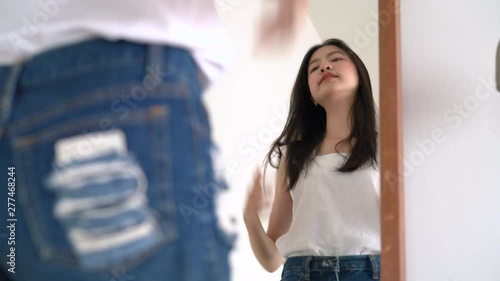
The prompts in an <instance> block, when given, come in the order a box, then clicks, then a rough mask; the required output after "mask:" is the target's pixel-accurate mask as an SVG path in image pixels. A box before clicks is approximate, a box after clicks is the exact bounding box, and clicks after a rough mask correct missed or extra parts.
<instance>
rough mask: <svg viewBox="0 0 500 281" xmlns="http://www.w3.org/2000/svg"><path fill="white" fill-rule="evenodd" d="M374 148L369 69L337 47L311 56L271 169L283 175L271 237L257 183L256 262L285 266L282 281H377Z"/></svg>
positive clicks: (250, 204)
mask: <svg viewBox="0 0 500 281" xmlns="http://www.w3.org/2000/svg"><path fill="white" fill-rule="evenodd" d="M377 143H378V142H377V129H376V113H375V106H374V101H373V96H372V89H371V84H370V78H369V75H368V71H367V69H366V67H365V65H364V64H363V62H362V61H361V60H360V58H359V57H358V56H357V55H356V54H355V53H354V52H353V51H352V50H351V49H350V48H349V47H348V46H347V44H346V43H344V42H343V41H341V40H338V39H330V40H327V41H325V42H324V43H323V44H320V45H317V46H314V47H312V48H311V49H310V50H309V51H308V52H307V53H306V55H305V57H304V59H303V61H302V64H301V66H300V69H299V73H298V75H297V79H296V82H295V85H294V88H293V91H292V96H291V101H290V111H289V114H288V119H287V122H286V125H285V128H284V130H283V132H282V133H281V135H280V136H279V137H278V139H276V141H275V142H274V143H273V145H272V147H271V149H270V151H269V153H268V155H267V159H266V160H267V162H269V163H270V164H271V165H272V166H273V167H275V168H278V174H277V184H276V191H275V199H274V202H273V206H272V211H271V216H270V219H269V226H268V229H267V232H265V231H264V229H263V227H262V224H261V222H260V219H259V216H258V212H259V210H260V205H261V175H260V173H258V174H257V175H256V178H255V182H254V186H253V189H252V192H251V193H250V196H249V198H248V201H247V204H246V207H245V211H244V220H245V224H246V227H247V230H248V234H249V237H250V243H251V246H252V249H253V252H254V254H255V256H256V258H257V259H258V261H259V262H260V264H261V265H262V266H263V267H264V268H265V269H266V270H268V271H269V272H273V271H275V270H276V269H278V268H279V267H280V266H281V264H282V263H283V261H284V259H283V258H285V260H286V262H285V264H284V267H283V273H282V280H283V281H291V280H335V281H339V280H340V281H364V280H377V279H379V272H380V257H379V253H380V218H379V216H380V184H379V178H380V177H379V173H378V160H377V155H378V154H377V150H378V144H377ZM275 159H277V161H275V162H273V160H275Z"/></svg>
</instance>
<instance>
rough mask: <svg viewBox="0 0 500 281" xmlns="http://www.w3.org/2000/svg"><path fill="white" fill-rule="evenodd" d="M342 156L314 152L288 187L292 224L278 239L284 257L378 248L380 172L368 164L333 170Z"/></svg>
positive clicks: (365, 252)
mask: <svg viewBox="0 0 500 281" xmlns="http://www.w3.org/2000/svg"><path fill="white" fill-rule="evenodd" d="M343 156H349V154H347V153H341V154H339V153H334V154H327V155H322V156H316V157H315V158H314V160H313V162H312V163H311V165H310V166H309V168H308V170H307V173H301V175H300V177H299V179H298V181H297V184H296V186H295V188H294V189H293V190H292V191H291V196H292V199H293V219H292V224H291V226H290V229H289V231H288V232H287V233H285V234H284V235H282V236H281V237H279V238H278V239H277V240H276V245H277V247H278V249H279V251H280V252H281V254H282V255H283V256H284V257H292V256H308V255H311V256H345V255H368V254H379V253H380V248H381V242H380V176H379V172H378V170H377V169H375V168H373V167H372V166H368V165H365V166H363V167H362V168H359V169H358V170H356V171H354V172H351V173H341V172H337V171H336V169H337V168H338V167H340V166H341V165H342V164H343V163H344V161H345V160H344V158H343Z"/></svg>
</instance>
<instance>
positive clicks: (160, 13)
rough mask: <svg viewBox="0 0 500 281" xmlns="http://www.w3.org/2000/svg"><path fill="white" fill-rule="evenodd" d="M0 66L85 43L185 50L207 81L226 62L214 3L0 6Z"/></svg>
mask: <svg viewBox="0 0 500 281" xmlns="http://www.w3.org/2000/svg"><path fill="white" fill-rule="evenodd" d="M0 11H1V13H2V16H1V17H0V65H6V64H11V63H16V62H19V61H23V60H26V59H28V58H29V57H31V56H33V55H35V54H38V53H41V52H43V51H46V50H48V49H52V48H56V47H59V46H64V45H68V44H71V43H76V42H79V41H83V40H87V39H91V38H97V37H99V38H104V39H108V40H119V39H123V40H128V41H132V42H138V43H159V44H165V45H171V46H178V47H182V48H186V49H188V50H190V52H191V53H192V55H193V57H194V59H195V60H196V62H197V64H198V66H199V68H200V69H201V70H202V73H203V74H204V75H205V77H206V78H207V79H208V80H209V81H213V80H214V79H215V78H216V77H217V76H218V75H220V74H221V73H222V71H223V69H224V68H225V67H226V66H227V65H228V64H229V63H230V62H231V60H232V57H233V51H232V47H231V43H230V40H229V37H228V36H227V34H226V30H225V28H224V26H223V24H222V21H221V19H220V17H219V16H218V14H217V11H216V8H215V5H214V0H141V1H137V0H85V1H80V0H20V1H0Z"/></svg>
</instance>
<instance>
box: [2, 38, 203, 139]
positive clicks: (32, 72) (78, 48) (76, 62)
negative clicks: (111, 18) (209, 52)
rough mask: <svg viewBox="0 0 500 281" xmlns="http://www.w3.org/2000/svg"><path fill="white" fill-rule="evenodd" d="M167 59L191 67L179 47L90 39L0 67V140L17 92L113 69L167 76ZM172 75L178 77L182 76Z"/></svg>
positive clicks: (190, 62) (187, 53) (183, 50)
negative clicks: (173, 59)
mask: <svg viewBox="0 0 500 281" xmlns="http://www.w3.org/2000/svg"><path fill="white" fill-rule="evenodd" d="M170 58H175V62H176V63H179V64H180V63H182V62H184V61H185V63H184V65H195V63H194V60H193V59H192V57H191V55H190V54H189V51H187V50H185V49H182V48H177V47H171V46H163V45H146V44H140V43H133V42H128V41H107V40H104V39H92V40H88V41H84V42H79V43H75V44H72V45H67V46H63V47H59V48H56V49H52V50H49V51H46V52H44V53H41V54H39V55H36V56H34V57H32V58H31V59H29V60H27V61H24V62H21V63H18V64H15V65H8V66H0V139H2V137H3V135H4V133H5V129H6V125H7V124H8V122H9V119H10V115H11V111H12V104H13V102H14V100H15V99H14V98H15V94H16V91H17V90H18V89H24V90H26V89H30V88H33V87H39V86H41V85H43V84H49V83H55V82H57V81H60V80H64V79H68V78H72V77H77V76H81V75H82V74H83V75H84V74H86V73H93V72H95V71H113V69H116V68H121V69H124V68H128V67H130V68H131V69H144V71H145V72H146V73H147V72H149V73H151V72H152V73H160V74H164V73H169V71H170V70H169V69H168V68H170V67H169V65H167V64H165V61H169V59H170ZM194 67H195V66H194ZM176 71H177V72H178V71H179V70H178V69H176ZM176 75H177V77H182V75H184V74H183V73H176ZM172 79H174V78H172Z"/></svg>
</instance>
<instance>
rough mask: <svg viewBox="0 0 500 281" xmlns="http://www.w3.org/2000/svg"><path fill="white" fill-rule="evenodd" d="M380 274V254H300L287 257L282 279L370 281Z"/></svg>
mask: <svg viewBox="0 0 500 281" xmlns="http://www.w3.org/2000/svg"><path fill="white" fill-rule="evenodd" d="M379 276H380V256H378V255H369V256H368V255H360V256H340V257H313V256H299V257H290V258H288V259H286V262H285V265H284V266H283V273H282V274H281V281H304V280H308V281H309V280H311V281H368V280H379Z"/></svg>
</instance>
